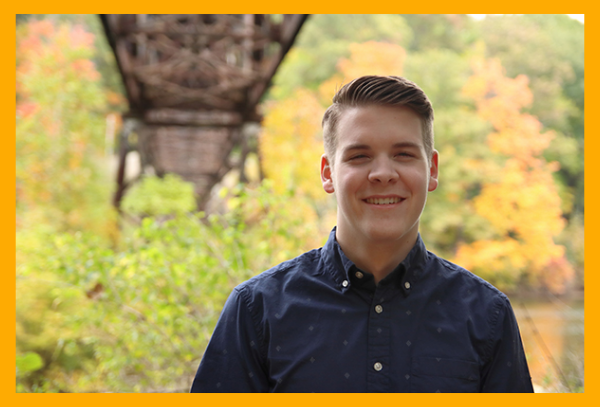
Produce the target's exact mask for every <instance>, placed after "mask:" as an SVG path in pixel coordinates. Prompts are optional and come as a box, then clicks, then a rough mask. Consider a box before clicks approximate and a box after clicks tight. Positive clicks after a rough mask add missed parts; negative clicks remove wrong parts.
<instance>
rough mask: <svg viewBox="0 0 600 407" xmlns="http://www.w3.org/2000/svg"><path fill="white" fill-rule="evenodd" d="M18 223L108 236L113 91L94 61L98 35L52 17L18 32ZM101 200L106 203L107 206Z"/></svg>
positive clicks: (112, 224) (31, 22)
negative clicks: (108, 121) (108, 119)
mask: <svg viewBox="0 0 600 407" xmlns="http://www.w3.org/2000/svg"><path fill="white" fill-rule="evenodd" d="M19 30H20V31H19V33H18V34H19V41H18V44H17V112H16V115H17V128H16V153H17V163H16V164H17V165H16V182H17V214H18V217H17V220H18V221H19V220H21V221H22V220H23V219H24V217H23V214H24V213H27V216H28V217H29V219H35V220H32V221H33V222H38V223H47V224H49V225H54V226H55V227H58V228H59V229H62V230H67V229H77V230H81V229H84V228H89V229H91V230H96V231H97V232H99V233H101V234H107V233H108V234H110V233H111V230H112V228H113V227H114V223H111V222H110V221H109V222H107V220H108V219H110V218H111V216H112V210H111V208H110V206H109V193H110V191H109V190H108V189H107V188H109V185H111V183H110V182H103V181H107V179H106V176H107V174H106V171H105V170H104V169H103V166H104V167H106V165H107V162H106V157H103V154H104V143H105V134H104V131H105V126H104V120H105V119H104V118H105V114H106V113H107V93H106V92H105V91H104V89H103V88H102V86H101V78H100V75H99V73H98V71H97V70H96V68H95V66H94V64H93V62H92V61H91V57H92V56H93V54H94V49H93V47H92V44H93V41H94V36H93V35H92V34H90V33H89V32H87V31H85V30H84V28H83V27H82V26H80V25H70V24H61V25H59V26H57V25H55V24H53V23H52V22H51V21H48V20H41V21H35V20H33V21H30V22H29V23H27V24H26V25H25V26H21V27H20V28H19ZM102 203H105V205H103V204H102Z"/></svg>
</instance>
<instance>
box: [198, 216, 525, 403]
mask: <svg viewBox="0 0 600 407" xmlns="http://www.w3.org/2000/svg"><path fill="white" fill-rule="evenodd" d="M191 391H192V392H211V393H212V392H328V393H332V392H464V393H467V392H533V388H532V384H531V378H530V376H529V369H528V367H527V361H526V359H525V355H524V351H523V345H522V343H521V338H520V334H519V328H518V326H517V322H516V319H515V316H514V314H513V311H512V308H511V305H510V302H509V300H508V298H507V297H506V296H505V295H504V294H502V293H501V292H500V291H498V290H497V289H496V288H494V287H493V286H492V285H490V284H489V283H487V282H486V281H484V280H482V279H481V278H479V277H477V276H475V275H474V274H472V273H470V272H469V271H467V270H465V269H463V268H461V267H459V266H457V265H455V264H452V263H450V262H448V261H446V260H444V259H441V258H439V257H437V256H436V255H434V254H433V253H431V252H428V251H427V250H426V249H425V245H424V244H423V241H422V240H421V236H420V235H419V237H418V239H417V242H416V244H415V245H414V247H413V249H412V250H411V252H410V253H409V254H408V256H407V257H406V259H405V260H404V261H402V263H400V264H399V265H398V267H397V268H396V269H395V270H394V271H393V272H392V273H390V274H389V275H388V276H387V277H385V278H384V279H383V280H381V281H380V282H379V284H375V282H374V279H373V276H372V275H371V274H369V273H367V272H364V271H361V270H359V269H358V268H357V267H356V266H355V265H354V264H353V263H352V261H350V260H349V259H348V258H347V257H346V256H345V255H344V253H343V252H342V250H341V248H340V247H339V245H338V244H337V242H336V240H335V228H334V229H333V231H332V232H331V234H330V236H329V240H328V241H327V243H326V244H325V246H324V247H322V248H320V249H316V250H312V251H310V252H308V253H305V254H303V255H301V256H299V257H297V258H295V259H293V260H290V261H287V262H284V263H282V264H280V265H278V266H276V267H274V268H272V269H270V270H268V271H265V272H264V273H261V274H260V275H258V276H256V277H254V278H252V279H250V280H248V281H246V282H245V283H243V284H240V285H239V286H238V287H236V288H235V289H234V290H233V292H232V294H231V296H230V297H229V299H228V300H227V302H226V304H225V307H224V309H223V312H222V314H221V317H220V319H219V321H218V323H217V326H216V328H215V331H214V334H213V336H212V339H211V340H210V343H209V345H208V347H207V349H206V352H205V353H204V356H203V358H202V361H201V363H200V367H199V368H198V372H197V373H196V377H195V379H194V382H193V385H192V389H191Z"/></svg>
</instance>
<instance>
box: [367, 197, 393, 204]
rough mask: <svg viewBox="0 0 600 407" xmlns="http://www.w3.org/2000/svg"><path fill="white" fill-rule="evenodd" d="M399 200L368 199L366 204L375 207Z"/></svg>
mask: <svg viewBox="0 0 600 407" xmlns="http://www.w3.org/2000/svg"><path fill="white" fill-rule="evenodd" d="M401 200H402V199H401V198H368V199H367V203H370V204H375V205H389V204H395V203H398V202H400V201H401Z"/></svg>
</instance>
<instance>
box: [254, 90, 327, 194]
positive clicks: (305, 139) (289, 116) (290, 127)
mask: <svg viewBox="0 0 600 407" xmlns="http://www.w3.org/2000/svg"><path fill="white" fill-rule="evenodd" d="M323 113H324V109H323V108H322V107H321V105H320V104H319V102H318V100H317V98H316V96H315V95H314V94H313V93H312V92H310V91H308V90H305V89H299V90H297V91H296V92H294V94H293V95H292V97H291V98H289V99H286V100H283V101H280V102H277V103H274V104H271V105H270V106H269V107H267V114H266V116H265V120H264V122H263V129H262V132H261V135H260V137H259V146H260V151H261V156H262V157H261V158H262V163H263V170H264V173H265V175H266V176H267V177H268V178H270V179H272V180H273V181H274V188H275V191H276V192H277V193H278V194H283V193H285V192H286V191H288V190H292V189H293V190H296V191H298V190H299V191H302V192H303V193H305V194H306V195H308V196H310V197H311V198H313V199H322V198H324V196H325V193H324V192H323V191H322V189H321V184H320V182H319V170H320V168H319V162H320V157H321V154H322V151H323V141H322V135H321V117H322V116H323Z"/></svg>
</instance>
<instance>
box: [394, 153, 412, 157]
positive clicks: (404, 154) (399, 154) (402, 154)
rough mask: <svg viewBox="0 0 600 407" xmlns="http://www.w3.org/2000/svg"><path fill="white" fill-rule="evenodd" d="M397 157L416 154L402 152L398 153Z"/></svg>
mask: <svg viewBox="0 0 600 407" xmlns="http://www.w3.org/2000/svg"><path fill="white" fill-rule="evenodd" d="M396 157H414V155H413V154H411V153H407V152H402V153H398V154H396Z"/></svg>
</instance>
